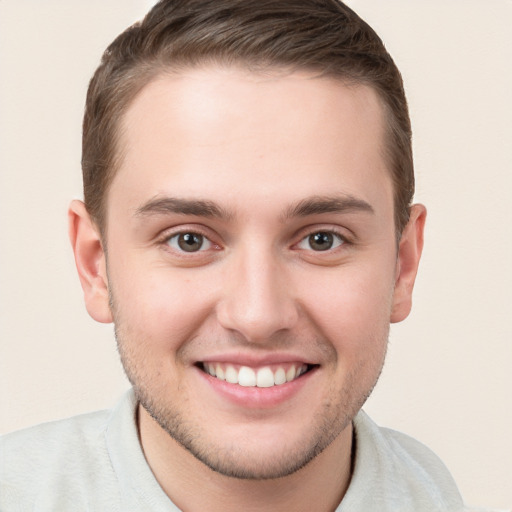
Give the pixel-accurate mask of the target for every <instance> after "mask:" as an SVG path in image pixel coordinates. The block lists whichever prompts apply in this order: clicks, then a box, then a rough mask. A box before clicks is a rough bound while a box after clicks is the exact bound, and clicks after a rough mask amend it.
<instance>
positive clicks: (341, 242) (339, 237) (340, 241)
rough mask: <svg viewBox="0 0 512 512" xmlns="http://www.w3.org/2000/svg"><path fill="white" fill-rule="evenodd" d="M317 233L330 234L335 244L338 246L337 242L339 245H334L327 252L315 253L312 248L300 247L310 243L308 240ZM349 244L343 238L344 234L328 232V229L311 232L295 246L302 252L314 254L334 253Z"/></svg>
mask: <svg viewBox="0 0 512 512" xmlns="http://www.w3.org/2000/svg"><path fill="white" fill-rule="evenodd" d="M317 233H328V234H330V235H333V238H334V239H335V242H334V243H335V244H336V240H337V244H336V245H334V246H333V247H329V248H328V249H325V251H315V250H314V249H312V248H307V247H300V245H301V244H302V243H308V239H309V238H310V237H311V235H315V234H317ZM347 243H348V240H347V238H346V237H345V236H343V235H342V234H340V233H338V232H336V231H333V230H329V231H328V230H326V229H318V230H314V231H311V232H310V233H309V234H307V235H306V236H304V237H302V238H301V240H300V241H299V242H298V243H297V244H295V245H296V247H298V248H299V249H302V250H305V251H313V252H326V253H328V252H332V251H334V250H336V249H337V248H338V247H341V246H342V245H345V244H347Z"/></svg>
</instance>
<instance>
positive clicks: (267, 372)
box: [240, 366, 274, 388]
mask: <svg viewBox="0 0 512 512" xmlns="http://www.w3.org/2000/svg"><path fill="white" fill-rule="evenodd" d="M240 373H242V370H241V369H240ZM273 385H274V374H273V373H272V370H271V369H270V368H269V367H268V366H267V367H266V368H260V369H259V370H258V373H257V374H256V386H258V387H259V388H270V387H272V386H273Z"/></svg>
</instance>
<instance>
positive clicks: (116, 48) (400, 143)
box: [82, 0, 414, 235]
mask: <svg viewBox="0 0 512 512" xmlns="http://www.w3.org/2000/svg"><path fill="white" fill-rule="evenodd" d="M208 63H218V64H227V65H237V66H245V67H247V68H249V69H262V68H263V69H268V68H270V69H272V68H277V69H280V68H286V69H290V70H292V71H293V70H295V69H297V70H299V69H303V70H311V71H314V72H318V73H319V75H321V76H328V77H335V78H338V79H340V80H342V81H344V82H346V83H350V84H362V85H368V86H370V87H372V88H373V89H375V90H376V92H377V93H378V95H379V97H380V99H381V101H382V103H383V105H384V110H385V114H386V120H387V127H386V129H387V132H386V141H385V151H386V157H387V159H388V165H389V168H390V173H391V176H392V180H393V186H394V208H395V224H396V230H397V234H398V235H400V234H401V232H402V230H403V228H404V227H405V225H406V223H407V221H408V219H409V210H410V204H411V201H412V196H413V193H414V169H413V161H412V149H411V125H410V120H409V113H408V108H407V101H406V98H405V93H404V89H403V83H402V78H401V76H400V72H399V71H398V68H397V67H396V65H395V63H394V62H393V60H392V58H391V56H390V55H389V53H388V52H387V51H386V49H385V47H384V44H383V43H382V41H381V39H380V38H379V36H378V35H377V34H376V33H375V31H374V30H373V29H372V28H371V27H370V26H369V25H368V24H367V23H366V22H365V21H363V20H362V19H361V18H360V17H359V16H358V15H357V14H356V13H355V12H354V11H352V10H351V9H350V8H348V7H347V6H346V5H344V4H343V3H341V2H339V1H337V0H255V1H250V0H161V1H160V2H159V3H158V4H156V5H155V7H153V9H152V10H151V11H150V12H149V13H148V14H147V15H146V17H145V18H144V19H143V20H142V21H141V22H138V23H136V24H134V25H133V26H131V27H129V28H128V29H127V30H125V31H124V32H123V33H122V34H120V35H119V36H118V37H117V38H116V39H115V40H114V41H113V42H112V44H111V45H110V46H109V47H108V48H107V50H106V51H105V53H104V54H103V57H102V60H101V64H100V66H99V67H98V69H97V70H96V72H95V74H94V76H93V78H92V79H91V82H90V84H89V89H88V93H87V102H86V108H85V116H84V123H83V139H82V171H83V181H84V197H85V204H86V207H87V210H88V211H89V213H90V215H91V217H92V218H93V220H94V221H95V222H96V223H97V224H98V226H99V228H100V230H102V232H103V230H104V228H105V225H104V217H105V209H106V204H105V203H106V195H107V192H108V189H109V186H110V184H111V182H112V179H113V177H114V175H115V172H116V170H117V168H118V167H119V163H120V158H122V155H120V152H121V151H120V149H119V137H120V134H119V131H120V130H119V125H120V121H121V119H122V116H123V115H124V113H125V112H126V110H127V108H128V107H129V106H130V104H131V102H132V101H133V99H134V98H135V96H136V95H137V93H138V92H139V91H140V90H141V89H142V88H143V87H144V86H145V85H147V84H148V83H149V82H150V81H151V80H152V79H153V78H155V77H156V76H157V75H158V74H161V73H162V72H165V70H174V71H179V70H180V69H183V68H187V67H188V68H190V67H194V66H198V65H201V64H208Z"/></svg>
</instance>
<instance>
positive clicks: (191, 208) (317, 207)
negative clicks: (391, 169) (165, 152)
mask: <svg viewBox="0 0 512 512" xmlns="http://www.w3.org/2000/svg"><path fill="white" fill-rule="evenodd" d="M351 212H367V213H371V214H373V213H375V211H374V209H373V208H372V206H371V205H370V204H369V203H367V202H366V201H363V200H362V199H358V198H356V197H354V196H352V195H343V196H334V197H331V196H312V197H309V198H306V199H303V200H301V201H299V202H298V203H295V204H293V205H291V206H289V207H288V208H287V209H286V210H285V212H284V214H283V215H282V220H283V221H285V220H287V219H290V218H294V217H307V216H309V215H321V214H323V213H351ZM166 214H178V215H195V216H197V217H206V218H217V219H230V218H233V216H234V215H233V214H232V213H231V212H228V211H227V210H225V209H224V208H222V207H221V206H219V205H218V204H216V203H215V202H213V201H209V200H204V199H184V198H176V197H156V198H153V199H150V200H149V201H148V202H146V203H144V204H143V205H142V206H140V207H139V208H137V209H136V210H135V216H136V217H146V216H151V215H166Z"/></svg>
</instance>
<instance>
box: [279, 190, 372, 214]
mask: <svg viewBox="0 0 512 512" xmlns="http://www.w3.org/2000/svg"><path fill="white" fill-rule="evenodd" d="M352 212H366V213H371V214H374V213H375V211H374V209H373V207H372V206H371V205H370V204H369V203H367V202H366V201H363V200H362V199H358V198H356V197H354V196H352V195H343V196H334V197H331V196H313V197H309V198H307V199H303V200H302V201H299V202H298V203H296V204H294V205H292V206H291V207H289V208H288V209H287V210H286V211H285V214H284V219H289V218H293V217H307V216H308V215H320V214H322V213H352Z"/></svg>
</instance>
